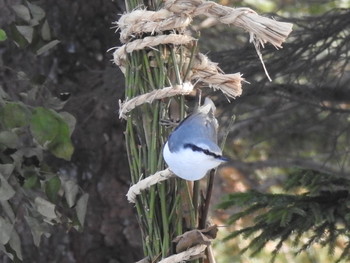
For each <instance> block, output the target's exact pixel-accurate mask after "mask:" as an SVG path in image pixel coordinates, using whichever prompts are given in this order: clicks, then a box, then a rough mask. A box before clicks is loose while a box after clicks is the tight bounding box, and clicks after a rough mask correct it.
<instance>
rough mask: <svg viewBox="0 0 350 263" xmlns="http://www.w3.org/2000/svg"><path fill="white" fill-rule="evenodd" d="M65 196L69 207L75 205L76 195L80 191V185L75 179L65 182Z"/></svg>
mask: <svg viewBox="0 0 350 263" xmlns="http://www.w3.org/2000/svg"><path fill="white" fill-rule="evenodd" d="M63 188H64V196H65V197H66V200H67V203H68V206H69V207H73V206H74V205H75V202H76V197H77V194H78V191H79V187H78V185H77V184H76V182H74V181H73V180H67V181H64V183H63Z"/></svg>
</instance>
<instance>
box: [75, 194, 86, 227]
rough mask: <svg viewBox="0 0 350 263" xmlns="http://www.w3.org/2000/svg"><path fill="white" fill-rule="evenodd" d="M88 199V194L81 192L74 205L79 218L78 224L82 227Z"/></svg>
mask: <svg viewBox="0 0 350 263" xmlns="http://www.w3.org/2000/svg"><path fill="white" fill-rule="evenodd" d="M88 200H89V194H87V193H85V194H83V195H82V196H81V197H80V198H79V200H78V202H77V206H76V207H75V210H76V212H77V217H78V220H79V222H80V225H81V226H82V227H83V226H84V222H85V215H86V209H87V204H88Z"/></svg>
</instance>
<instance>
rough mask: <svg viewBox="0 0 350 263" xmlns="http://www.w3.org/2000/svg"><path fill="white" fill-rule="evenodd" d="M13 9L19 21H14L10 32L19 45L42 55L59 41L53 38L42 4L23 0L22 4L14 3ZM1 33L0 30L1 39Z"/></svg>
mask: <svg viewBox="0 0 350 263" xmlns="http://www.w3.org/2000/svg"><path fill="white" fill-rule="evenodd" d="M12 10H13V11H14V13H15V15H16V17H17V21H16V22H15V23H12V25H11V27H10V32H9V34H10V39H11V40H13V41H14V42H15V43H16V45H17V46H19V47H26V48H28V50H31V51H33V52H35V53H36V55H38V56H40V55H42V54H43V53H45V52H46V51H48V50H50V49H51V48H53V47H54V46H56V45H57V44H58V43H59V41H58V40H57V39H53V38H52V35H51V30H50V27H49V24H48V22H47V19H46V13H45V11H44V9H42V8H41V7H40V6H38V5H35V4H33V3H30V2H28V1H22V4H18V5H13V6H12ZM1 35H2V34H1V32H0V41H1ZM5 36H6V35H5Z"/></svg>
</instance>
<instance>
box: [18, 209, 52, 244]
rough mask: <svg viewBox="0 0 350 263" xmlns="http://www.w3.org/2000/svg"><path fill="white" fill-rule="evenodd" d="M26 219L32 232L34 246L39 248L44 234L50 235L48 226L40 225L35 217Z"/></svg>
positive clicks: (26, 217)
mask: <svg viewBox="0 0 350 263" xmlns="http://www.w3.org/2000/svg"><path fill="white" fill-rule="evenodd" d="M24 218H25V219H26V221H27V223H28V225H29V228H30V231H31V232H32V236H33V241H34V245H36V246H37V247H39V245H40V240H41V236H42V234H48V233H49V229H48V226H47V225H46V224H44V223H39V221H38V220H37V219H36V218H34V217H31V216H24Z"/></svg>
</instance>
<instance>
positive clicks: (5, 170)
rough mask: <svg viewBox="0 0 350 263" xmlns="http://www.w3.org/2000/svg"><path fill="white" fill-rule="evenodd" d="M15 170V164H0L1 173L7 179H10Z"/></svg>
mask: <svg viewBox="0 0 350 263" xmlns="http://www.w3.org/2000/svg"><path fill="white" fill-rule="evenodd" d="M13 169H15V166H14V165H13V164H10V163H8V164H0V173H1V174H2V175H3V176H4V177H5V178H9V177H10V175H11V174H12V172H13Z"/></svg>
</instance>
